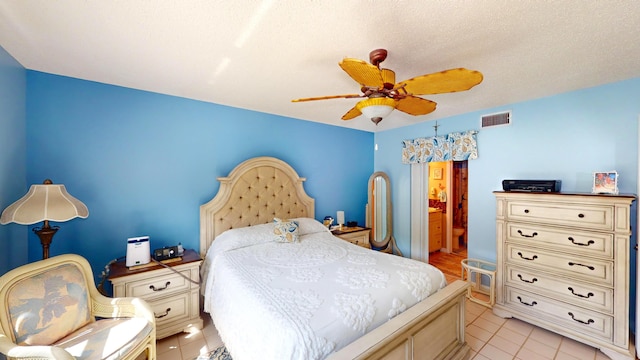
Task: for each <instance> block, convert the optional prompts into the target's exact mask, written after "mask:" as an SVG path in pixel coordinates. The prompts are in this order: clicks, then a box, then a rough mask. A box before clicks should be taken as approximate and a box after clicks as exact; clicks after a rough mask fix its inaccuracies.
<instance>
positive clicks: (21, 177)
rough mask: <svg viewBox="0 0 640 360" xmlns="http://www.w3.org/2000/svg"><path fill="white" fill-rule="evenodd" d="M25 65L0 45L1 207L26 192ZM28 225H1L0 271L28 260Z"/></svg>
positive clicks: (0, 209)
mask: <svg viewBox="0 0 640 360" xmlns="http://www.w3.org/2000/svg"><path fill="white" fill-rule="evenodd" d="M26 94H27V75H26V71H25V69H24V68H23V67H22V66H21V65H20V64H19V63H18V62H17V61H16V60H15V59H14V58H13V57H11V55H9V54H8V53H7V52H6V51H5V50H4V49H3V48H2V47H0V211H2V210H3V209H4V208H5V207H7V206H9V205H10V204H11V203H13V202H14V201H15V200H17V199H18V198H19V197H20V196H22V195H24V194H25V193H26V192H27V182H26V176H27V172H26V165H27V162H26V158H27V145H26V139H27V135H26V126H25V117H26V115H25V114H26ZM27 231H28V230H27V228H26V227H24V226H22V225H17V224H9V225H5V226H0V249H2V250H1V251H0V274H3V273H5V272H6V271H7V270H10V269H13V268H15V267H17V266H20V265H22V264H24V263H26V262H27V246H28V243H27Z"/></svg>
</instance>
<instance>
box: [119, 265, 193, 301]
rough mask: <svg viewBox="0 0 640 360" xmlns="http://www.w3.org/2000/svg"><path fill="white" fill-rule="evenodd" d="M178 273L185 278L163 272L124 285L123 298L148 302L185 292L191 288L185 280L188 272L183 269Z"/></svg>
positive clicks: (187, 277)
mask: <svg viewBox="0 0 640 360" xmlns="http://www.w3.org/2000/svg"><path fill="white" fill-rule="evenodd" d="M180 273H181V274H182V275H184V276H186V279H185V278H184V277H182V276H180V275H179V274H176V273H174V272H169V273H166V272H165V273H162V274H161V275H157V276H152V277H149V278H147V279H142V280H136V281H131V282H128V283H127V284H126V285H125V292H126V295H123V296H130V297H140V298H143V299H145V300H149V299H153V298H156V297H158V296H166V295H170V294H174V293H177V292H181V291H187V290H188V289H189V288H190V286H191V285H190V283H189V280H187V279H189V278H190V276H189V275H190V270H189V269H185V270H182V271H180Z"/></svg>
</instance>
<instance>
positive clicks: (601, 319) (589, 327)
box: [505, 287, 613, 341]
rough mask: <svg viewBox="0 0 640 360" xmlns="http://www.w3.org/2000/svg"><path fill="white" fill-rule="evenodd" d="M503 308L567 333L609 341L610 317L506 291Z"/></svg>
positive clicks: (509, 288)
mask: <svg viewBox="0 0 640 360" xmlns="http://www.w3.org/2000/svg"><path fill="white" fill-rule="evenodd" d="M505 305H506V306H508V307H511V308H514V309H517V311H519V312H521V313H526V314H529V315H530V316H533V317H536V318H539V319H542V320H547V321H551V322H553V323H555V324H558V325H561V326H564V327H566V328H568V329H570V330H574V331H577V332H580V333H582V334H586V335H589V336H594V337H598V338H600V339H603V340H606V341H611V339H612V336H613V330H612V329H613V317H612V316H608V315H605V314H601V313H598V312H595V311H590V310H587V309H583V308H581V307H578V306H574V305H573V304H567V303H564V302H560V301H556V300H552V299H550V298H547V297H545V296H542V295H538V294H535V293H530V292H527V291H523V290H520V289H516V288H512V287H507V298H506V304H505Z"/></svg>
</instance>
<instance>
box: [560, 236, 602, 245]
mask: <svg viewBox="0 0 640 360" xmlns="http://www.w3.org/2000/svg"><path fill="white" fill-rule="evenodd" d="M567 239H569V241H571V242H572V243H573V245H579V246H589V245H593V244H595V243H596V242H595V241H593V240H589V241H587V243H586V244H585V243H579V242H576V240H575V239H574V238H572V237H571V236H569V237H568V238H567Z"/></svg>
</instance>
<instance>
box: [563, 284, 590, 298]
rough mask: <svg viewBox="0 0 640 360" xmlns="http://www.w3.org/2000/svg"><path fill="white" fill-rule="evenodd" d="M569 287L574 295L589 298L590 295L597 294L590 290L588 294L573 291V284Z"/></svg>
mask: <svg viewBox="0 0 640 360" xmlns="http://www.w3.org/2000/svg"><path fill="white" fill-rule="evenodd" d="M567 289H569V291H571V293H572V294H573V295H575V296H578V297H581V298H587V299H588V298H590V297H592V296H595V294H594V293H592V292H589V293H588V294H587V295H582V294H578V293H576V292H575V291H573V288H572V287H571V286H569V287H568V288H567Z"/></svg>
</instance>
